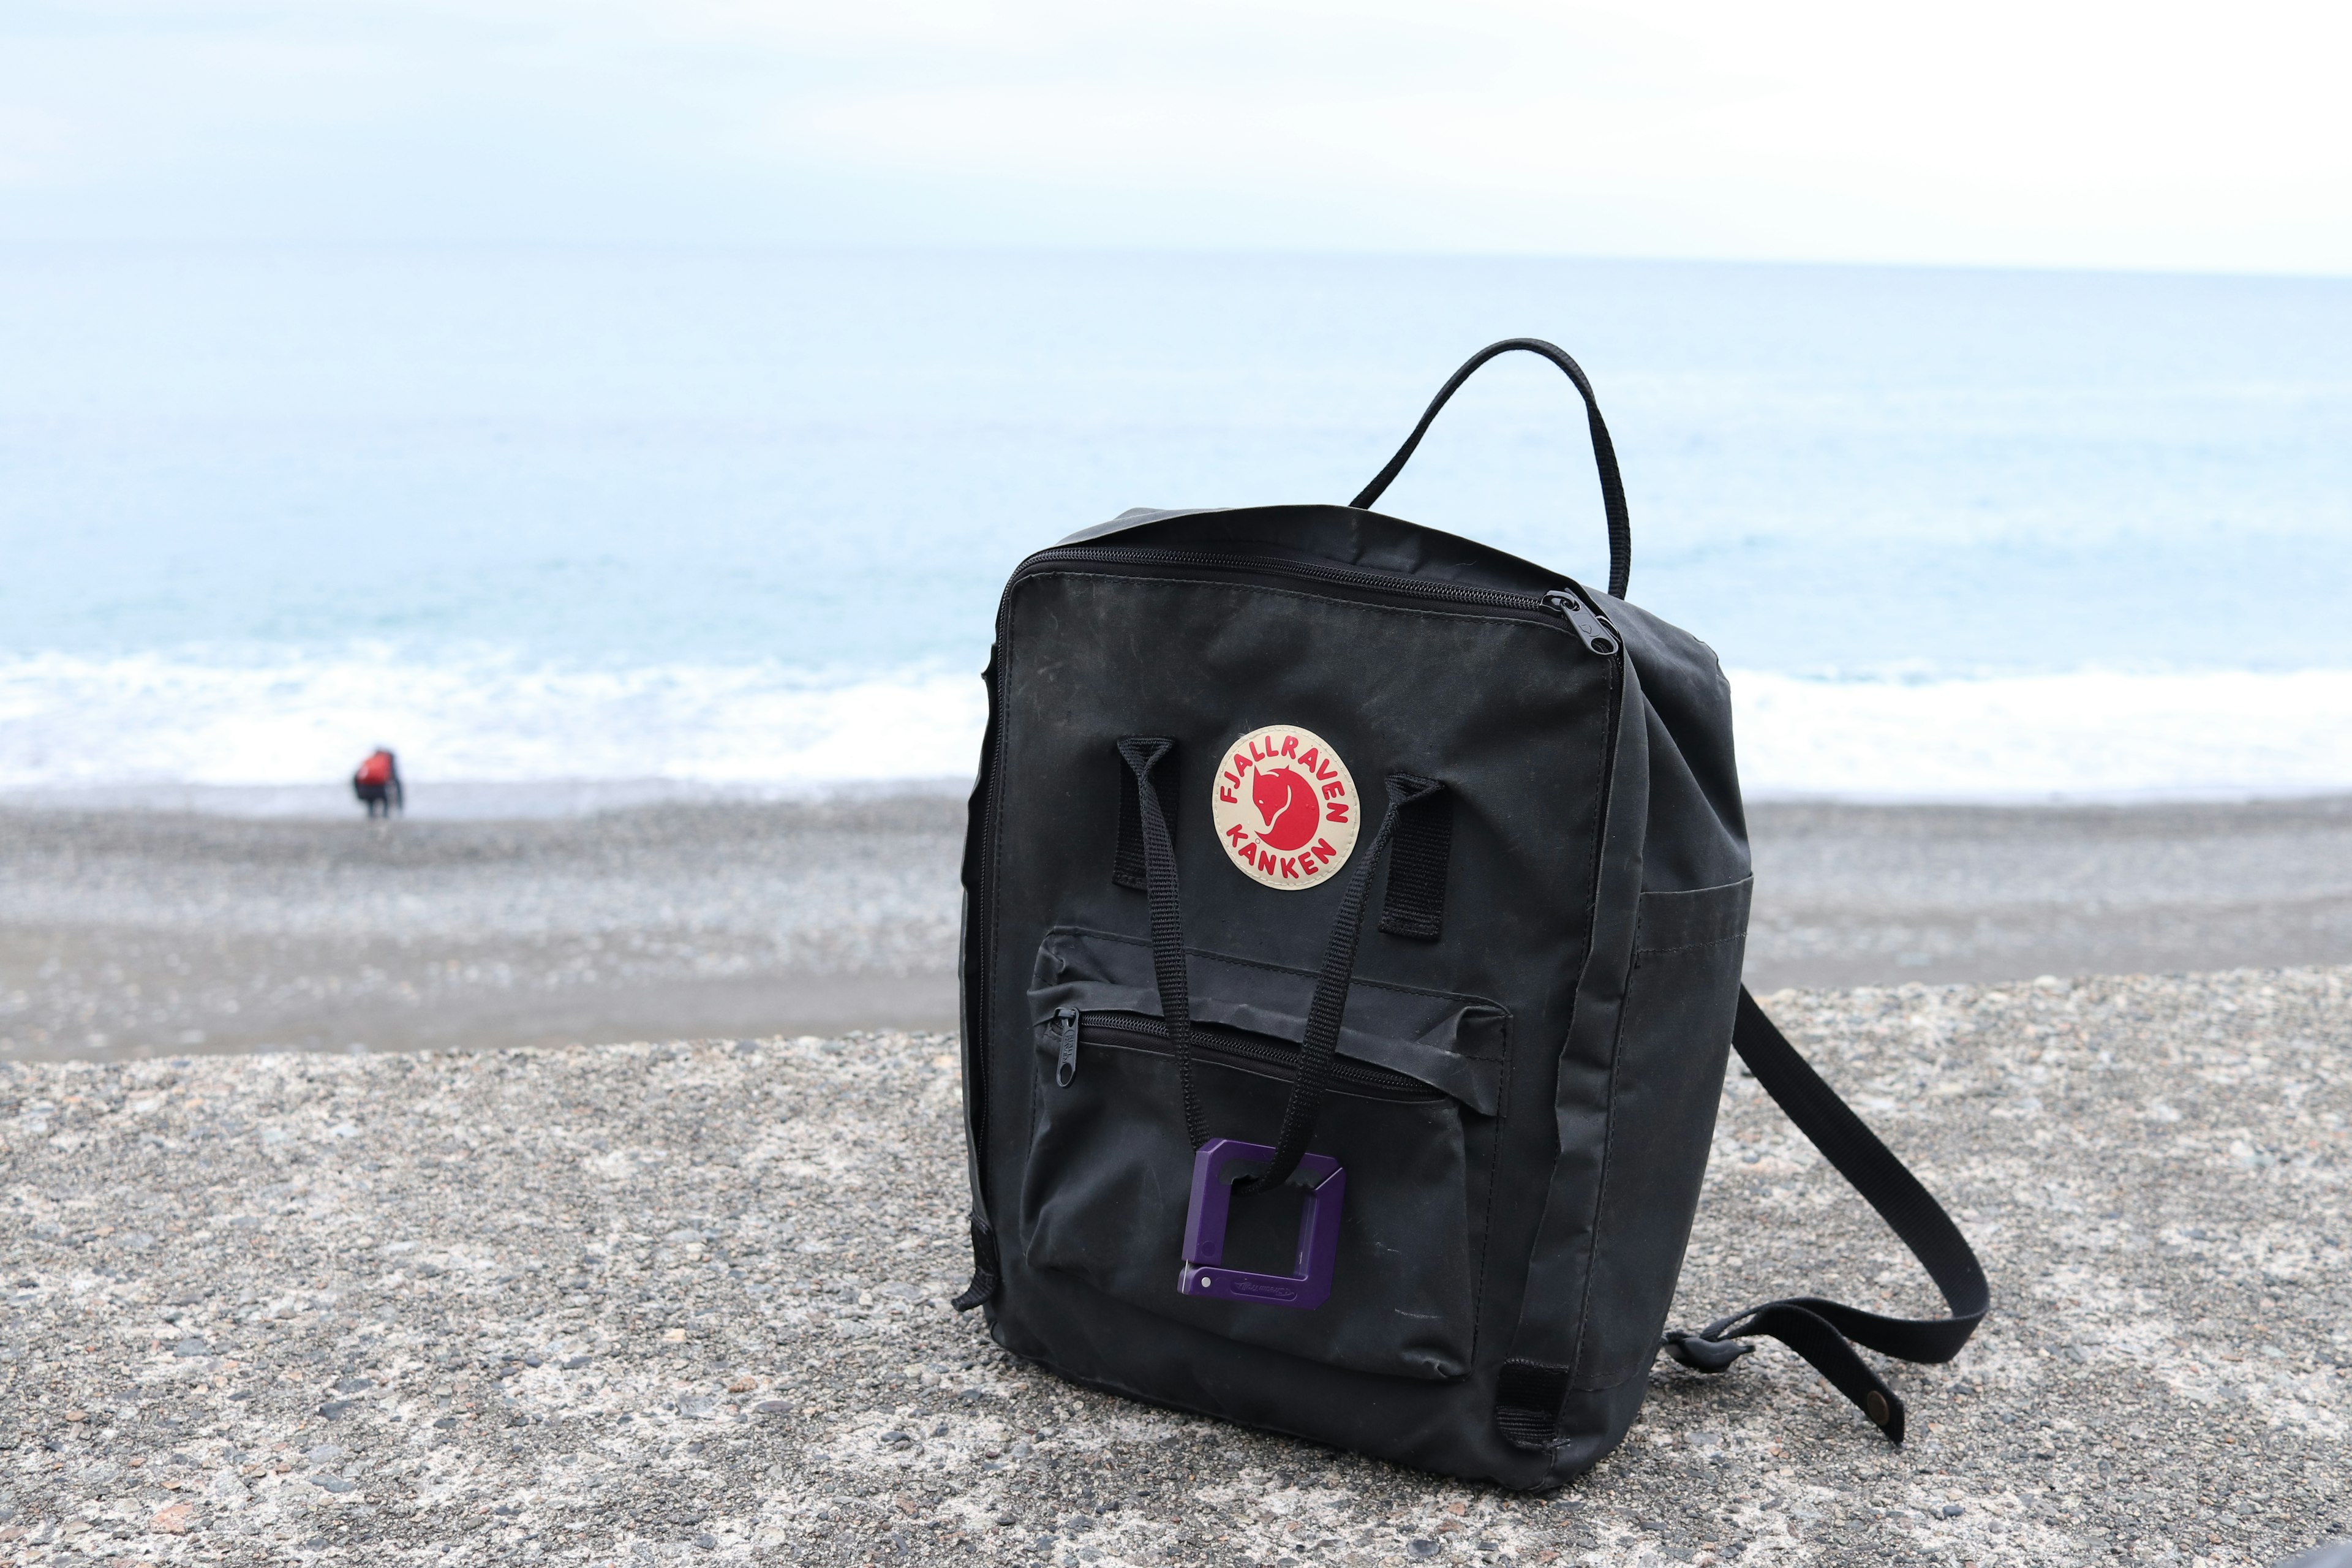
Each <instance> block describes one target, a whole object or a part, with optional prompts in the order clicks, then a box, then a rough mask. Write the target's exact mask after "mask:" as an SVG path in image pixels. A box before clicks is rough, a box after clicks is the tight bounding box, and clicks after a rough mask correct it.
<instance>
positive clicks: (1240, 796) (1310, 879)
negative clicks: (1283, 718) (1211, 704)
mask: <svg viewBox="0 0 2352 1568" xmlns="http://www.w3.org/2000/svg"><path fill="white" fill-rule="evenodd" d="M1356 805H1357V800H1356V781H1355V780H1354V779H1352V778H1350V777H1349V774H1348V766H1347V764H1346V763H1342V762H1341V761H1340V760H1339V752H1335V751H1333V750H1332V749H1331V744H1330V742H1328V741H1326V740H1324V739H1323V738H1322V737H1321V736H1319V735H1318V734H1316V733H1314V732H1313V731H1309V730H1302V729H1300V728H1299V727H1298V726H1297V725H1296V724H1268V725H1265V726H1264V727H1262V728H1260V729H1255V730H1252V731H1250V732H1249V733H1247V734H1245V735H1243V736H1240V737H1239V738H1237V739H1236V740H1235V741H1234V742H1233V744H1232V745H1230V746H1227V747H1225V748H1224V758H1223V761H1222V762H1221V763H1219V764H1218V766H1217V776H1216V779H1215V782H1214V783H1213V784H1211V785H1210V803H1209V815H1210V817H1211V819H1212V820H1213V821H1214V822H1215V823H1216V825H1217V839H1218V842H1219V843H1220V844H1221V845H1223V848H1224V851H1225V858H1227V859H1229V860H1231V861H1232V862H1233V863H1234V868H1235V869H1237V870H1239V871H1240V872H1241V873H1242V874H1243V875H1244V876H1245V877H1247V878H1249V879H1250V880H1252V881H1254V882H1255V883H1257V884H1258V885H1259V886H1260V887H1264V888H1275V889H1280V890H1282V891H1285V892H1296V891H1298V890H1300V889H1306V888H1316V887H1320V886H1322V885H1323V884H1324V883H1326V882H1328V881H1329V880H1330V879H1331V877H1332V873H1334V872H1336V871H1338V870H1339V868H1340V867H1342V866H1344V865H1346V864H1347V863H1348V856H1349V852H1350V851H1352V850H1353V849H1354V848H1355V847H1356Z"/></svg>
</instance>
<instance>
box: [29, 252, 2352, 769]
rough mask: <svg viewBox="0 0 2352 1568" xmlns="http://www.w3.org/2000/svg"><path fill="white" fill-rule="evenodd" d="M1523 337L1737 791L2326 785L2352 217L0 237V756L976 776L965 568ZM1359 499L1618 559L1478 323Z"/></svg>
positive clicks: (1332, 435)
mask: <svg viewBox="0 0 2352 1568" xmlns="http://www.w3.org/2000/svg"><path fill="white" fill-rule="evenodd" d="M1515 335H1534V336H1539V337H1545V338H1549V339H1551V340H1553V341H1555V342H1559V343H1560V344H1561V345H1562V346H1564V347H1566V348H1567V349H1568V350H1569V351H1570V353H1573V354H1575V355H1576V356H1577V357H1578V358H1579V359H1580V362H1581V363H1582V364H1583V365H1584V367H1585V369H1586V370H1587V371H1588V372H1589V373H1590V374H1591V378H1592V381H1593V383H1594V384H1595V385H1596V387H1597V388H1598V390H1599V393H1600V396H1601V405H1602V408H1603V410H1604V411H1605V413H1606V414H1607V416H1608V418H1609V422H1610V426H1611V428H1612V431H1613V432H1614V435H1615V438H1616V444H1617V449H1618V452H1619V454H1620V455H1621V458H1622V462H1623V467H1624V473H1625V478H1626V486H1627V490H1628V493H1629V496H1630V499H1631V505H1632V512H1633V589H1632V595H1631V597H1632V598H1633V601H1634V602H1636V603H1638V604H1640V605H1643V606H1644V607H1646V608H1648V609H1650V610H1652V611H1654V612H1655V613H1656V614H1658V615H1661V616H1664V617H1666V618H1667V619H1669V620H1671V621H1674V622H1675V623H1676V624H1678V625H1681V626H1685V627H1687V628H1689V629H1690V630H1692V631H1694V632H1696V633H1697V634H1698V635H1699V636H1701V637H1704V638H1706V640H1707V642H1709V643H1710V644H1711V645H1712V646H1713V647H1715V648H1716V649H1717V652H1718V653H1719V654H1720V656H1721V658H1722V660H1723V662H1724V665H1725V667H1726V668H1727V670H1728V671H1729V672H1730V679H1731V683H1732V689H1733V692H1734V697H1735V700H1736V702H1737V704H1738V723H1739V735H1738V741H1739V747H1740V754H1741V763H1742V771H1743V775H1744V778H1745V782H1746V784H1747V786H1748V790H1749V791H1750V793H1752V794H1756V795H1784V796H1827V797H1841V798H1852V799H1873V800H1893V801H1901V800H1923V801H1924V800H1967V801H1992V802H2011V801H2016V802H2023V801H2047V800H2130V799H2152V798H2179V797H2212V796H2220V797H2238V796H2255V795H2297V794H2310V793H2318V792H2330V791H2342V790H2347V789H2352V279H2300V278H2258V277H2198V276H2178V275H2159V274H2145V275H2143V274H2099V273H2089V272H2056V271H2045V272H2033V271H1995V270H1964V269H1951V270H1939V269H1934V268H1885V267H1832V266H1795V265H1738V264H1715V263H1685V262H1659V261H1591V260H1543V259H1511V258H1444V257H1378V256H1342V255H1331V256H1318V255H1303V254H1302V255H1221V254H1192V253H1177V252H1168V253H1133V252H1108V251H1106V252H1036V253H1026V252H1020V251H1007V250H994V251H964V252H946V251H788V250H750V249H746V250H713V249H679V250H663V249H654V248H646V249H581V248H545V249H526V248H507V249H478V248H475V249H312V250H288V249H253V248H232V247H222V248H210V249H205V248H188V247H154V246H147V247H140V246H128V245H124V246H113V247H98V246H79V247H36V246H26V245H22V244H16V245H10V246H6V247H0V799H14V800H18V801H34V802H49V803H64V804H82V805H124V806H156V805H181V806H194V807H197V808H202V809H210V810H221V811H236V812H257V813H268V812H295V813H306V812H318V811H337V812H348V811H350V810H352V803H351V800H350V796H349V793H348V789H347V787H346V786H345V785H344V784H343V782H342V781H344V780H345V779H347V778H348V777H349V775H350V773H351V770H352V767H353V766H354V765H355V764H356V763H357V762H358V761H359V759H360V758H361V757H362V756H363V755H364V754H365V753H366V752H368V751H369V750H371V749H372V748H373V747H375V746H377V745H379V744H382V745H387V746H390V747H392V748H393V749H394V750H395V751H396V752H398V754H399V756H400V759H401V765H402V770H403V773H404V775H405V776H406V778H407V779H408V780H409V781H410V785H411V794H412V805H413V807H414V809H415V811H416V812H417V813H418V814H420V815H430V814H436V813H437V814H445V815H460V816H462V815H480V814H497V813H501V812H509V811H528V812H570V811H580V810H590V809H595V808H598V807H602V806H609V805H623V804H629V803H632V802H637V801H649V800H660V799H673V798H731V797H768V796H778V795H785V796H790V795H808V794H824V793H830V792H838V791H845V790H847V791H859V790H872V789H877V788H878V789H919V790H929V789H940V788H950V789H951V788H957V787H961V785H962V784H964V783H965V782H966V781H968V780H969V778H970V776H971V770H972V766H973V763H974V760H975V757H976V754H977V749H978V742H979V735H980V729H981V723H982V709H983V703H982V693H981V686H980V681H979V679H978V675H979V671H980V669H981V668H982V664H983V663H984V661H985V659H986V656H987V647H988V640H989V632H990V626H991V622H992V614H993V607H994V604H995V600H996V596H997V594H998V592H999V590H1000V588H1001V586H1002V584H1003V580H1004V578H1005V576H1006V574H1008V573H1009V572H1010V571H1011V570H1012V569H1013V565H1014V564H1015V563H1017V562H1019V560H1020V559H1021V558H1022V556H1023V555H1024V554H1025V553H1026V552H1029V551H1032V550H1034V549H1036V548H1038V547H1040V546H1042V545H1045V544H1048V543H1050V542H1053V541H1055V539H1057V538H1060V537H1061V536H1063V535H1065V534H1066V533H1068V532H1070V531H1074V530H1076V529H1079V528H1083V527H1086V526H1087V525H1089V524H1092V523H1095V522H1098V521H1102V520H1104V519H1106V518H1108V517H1110V516H1112V515H1114V514H1116V513H1118V512H1119V511H1122V510H1126V509H1128V508H1129V507H1135V506H1153V507H1172V506H1195V505H1199V506H1217V505H1247V504H1255V503H1260V502H1270V501H1313V500H1322V501H1345V500H1348V499H1349V497H1350V496H1352V495H1353V494H1354V493H1355V491H1356V490H1357V489H1359V487H1360V486H1361V485H1362V483H1363V482H1364V481H1365V480H1366V479H1369V478H1370V475H1371V474H1372V473H1373V472H1374V471H1375V470H1376V469H1377V468H1379V467H1380V466H1381V463H1382V462H1383V461H1384V460H1385V459H1386V458H1387V457H1388V455H1389V453H1390V452H1391V449H1392V448H1393V447H1395V445H1396V443H1397V442H1398V441H1399V440H1400V439H1401V438H1402V437H1403V435H1404V434H1405V433H1406V431H1407V430H1408V429H1410V427H1411V426H1412V422H1413V420H1414V419H1415V418H1416V417H1417V416H1419V414H1420V412H1421V409H1422V407H1423V404H1424V403H1425V402H1426V400H1427V399H1428V397H1429V395H1431V393H1432V392H1433V391H1434V390H1435V388H1436V387H1437V385H1438V384H1440V383H1441V382H1442V381H1443V380H1444V377H1445V376H1446V374H1448V373H1449V372H1450V371H1452V369H1453V368H1454V365H1455V364H1456V363H1459V362H1460V361H1461V360H1462V359H1463V358H1464V357H1465V356H1466V355H1467V354H1468V353H1470V352H1471V351H1473V350H1475V348H1477V347H1478V346H1479V345H1481V344H1483V343H1485V342H1489V341H1490V340H1493V339H1496V338H1500V337H1506V336H1515ZM1381 509H1382V510H1387V511H1391V512H1393V513H1395V514H1397V515H1401V516H1403V517H1408V518H1412V519H1413V520H1415V521H1422V522H1424V523H1428V524H1431V525H1433V526H1436V527H1439V528H1444V529H1447V530H1451V531H1455V532H1459V533H1463V534H1467V535H1470V536H1473V537H1475V538H1477V539H1481V540H1484V541H1486V542H1490V543H1492V544H1495V545H1497V546H1500V547H1501V548H1503V549H1506V550H1509V551H1512V552H1517V553H1519V554H1522V555H1526V556H1528V557H1529V558H1531V559H1534V560H1537V561H1540V562H1545V563H1551V564H1554V565H1556V566H1558V567H1559V568H1560V569H1561V570H1563V571H1566V572H1568V573H1570V574H1575V575H1577V576H1579V577H1580V578H1583V579H1586V580H1588V581H1591V582H1595V583H1598V582H1600V581H1601V580H1602V578H1603V577H1604V575H1605V572H1604V561H1605V549H1604V543H1603V534H1602V528H1601V507H1600V499H1599V492H1598V488H1597V486H1596V484H1595V482H1594V480H1593V477H1592V467H1591V455H1590V450H1589V447H1587V445H1586V442H1585V437H1584V426H1583V419H1582V416H1581V412H1580V408H1579V406H1578V405H1577V404H1576V402H1575V400H1574V397H1573V395H1572V394H1571V392H1570V389H1569V387H1568V386H1567V384H1565V382H1564V381H1562V379H1561V378H1560V377H1559V374H1558V373H1557V372H1556V371H1554V370H1552V369H1551V368H1550V367H1549V366H1548V365H1545V364H1543V363H1540V362H1538V361H1537V360H1535V359H1532V358H1530V357H1528V356H1513V357H1512V358H1510V359H1507V360H1505V361H1501V362H1498V363H1496V364H1494V365H1492V366H1490V367H1488V369H1487V370H1486V371H1484V372H1482V373H1481V374H1480V375H1479V376H1478V377H1477V378H1476V379H1475V380H1474V381H1473V383H1472V384H1471V385H1470V386H1469V387H1468V388H1467V389H1466V390H1465V392H1464V393H1463V395H1461V396H1459V397H1458V398H1457V399H1456V400H1455V401H1454V405H1452V406H1451V407H1450V408H1449V409H1448V411H1447V412H1446V414H1445V415H1444V417H1443V418H1442V419H1441V420H1440V421H1439V423H1438V425H1437V426H1436V427H1435V429H1434V431H1433V434H1432V436H1431V437H1430V438H1429V440H1428V441H1427V442H1426V443H1425V444H1424V446H1423V449H1422V451H1421V454H1420V456H1419V457H1418V458H1416V459H1415V460H1414V462H1413V464H1412V466H1411V468H1408V469H1407V471H1406V473H1405V475H1404V477H1403V478H1402V479H1401V480H1400V481H1399V482H1398V483H1397V484H1396V486H1395V487H1394V488H1393V489H1391V491H1390V492H1389V494H1388V496H1387V497H1386V498H1384V500H1383V501H1382V503H1381Z"/></svg>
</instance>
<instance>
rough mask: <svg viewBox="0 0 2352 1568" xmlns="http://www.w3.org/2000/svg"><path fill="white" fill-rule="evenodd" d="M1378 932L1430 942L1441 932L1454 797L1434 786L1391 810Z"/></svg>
mask: <svg viewBox="0 0 2352 1568" xmlns="http://www.w3.org/2000/svg"><path fill="white" fill-rule="evenodd" d="M1396 819H1397V822H1396V837H1394V838H1393V839H1391V841H1390V843H1389V884H1388V889H1387V890H1386V891H1385V892H1383V893H1381V931H1382V933H1383V934H1385V935H1388V936H1404V937H1411V938H1412V939H1413V940H1414V941H1415V942H1435V941H1437V940H1438V939H1439V938H1440V937H1442V936H1444V934H1445V869H1446V862H1447V860H1448V859H1449V858H1451V857H1452V856H1453V853H1454V795H1453V793H1452V792H1451V791H1448V790H1436V791H1433V792H1432V793H1430V794H1428V795H1423V796H1422V797H1421V798H1420V799H1419V800H1416V801H1412V802H1411V803H1410V804H1408V805H1401V806H1398V807H1397V808H1396Z"/></svg>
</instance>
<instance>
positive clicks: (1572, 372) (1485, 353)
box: [1348, 338, 1633, 599]
mask: <svg viewBox="0 0 2352 1568" xmlns="http://www.w3.org/2000/svg"><path fill="white" fill-rule="evenodd" d="M1515 349H1517V350H1524V351H1525V352H1527V353H1532V354H1541V355H1542V356H1543V357H1544V358H1546V359H1548V360H1549V361H1551V363H1554V364H1556V365H1558V366H1559V368H1560V369H1561V370H1563V371H1565V372H1567V373H1568V379H1569V380H1570V381H1571V382H1574V383H1575V384H1576V390H1577V392H1578V393H1579V395H1581V396H1582V397H1583V399H1584V411H1585V415H1586V422H1587V423H1588V424H1589V425H1591V427H1592V460H1593V463H1594V466H1595V467H1597V468H1599V469H1600V470H1601V510H1603V511H1605V512H1606V513H1607V514H1608V518H1609V593H1610V596H1611V597H1612V598H1618V599H1622V598H1623V597H1624V596H1625V585H1626V583H1627V581H1628V579H1630V578H1631V577H1632V575H1633V522H1632V521H1631V520H1630V519H1629V518H1628V516H1627V513H1626V510H1625V481H1624V479H1622V478H1621V477H1619V475H1618V472H1617V447H1616V444H1615V443H1613V442H1612V441H1611V440H1610V439H1609V426H1607V425H1605V424H1603V423H1602V422H1601V402H1600V400H1599V399H1598V398H1596V397H1595V396H1593V395H1592V383H1591V382H1590V381H1587V380H1586V379H1585V377H1584V371H1583V368H1582V367H1581V366H1580V365H1579V364H1578V363H1576V362H1575V361H1574V360H1572V359H1570V358H1569V357H1568V354H1567V353H1566V352H1565V351H1564V350H1562V349H1561V348H1560V347H1559V345H1558V344H1556V343H1548V342H1544V341H1543V340H1542V339H1541V338H1505V339H1504V340H1503V341H1502V342H1499V343H1489V344H1487V345H1486V347H1485V348H1483V349H1480V350H1479V351H1478V352H1477V353H1475V354H1472V355H1471V356H1470V358H1469V361H1468V363H1465V364H1464V365H1463V367H1462V368H1461V369H1460V370H1457V371H1455V372H1454V378H1453V379H1452V380H1450V381H1448V382H1447V383H1446V384H1444V386H1442V387H1440V388H1439V389H1438V392H1437V395H1436V396H1435V397H1433V398H1432V399H1431V400H1430V404H1429V411H1428V412H1427V413H1425V414H1423V416H1421V423H1420V424H1418V425H1416V426H1413V427H1412V435H1410V436H1408V437H1405V438H1404V445H1403V446H1402V447H1398V448H1397V453H1396V456H1395V457H1393V458H1390V459H1389V464H1388V467H1387V468H1382V469H1381V471H1380V472H1379V473H1377V474H1375V475H1373V476H1372V482H1371V483H1370V484H1368V485H1366V486H1365V487H1364V488H1363V490H1362V492H1361V493H1360V494H1359V495H1358V496H1357V497H1356V499H1355V500H1351V501H1349V503H1348V504H1349V506H1352V507H1368V506H1370V505H1371V504H1372V503H1373V502H1374V501H1376V500H1380V499H1381V492H1382V491H1383V490H1386V489H1388V488H1389V486H1390V485H1391V484H1393V483H1394V482H1395V481H1396V477H1397V476H1398V475H1399V474H1401V473H1402V472H1404V466H1405V463H1406V461H1407V460H1408V459H1410V458H1412V452H1413V448H1414V447H1418V446H1420V445H1421V438H1422V437H1423V436H1424V435H1426V434H1428V431H1429V426H1430V422H1431V421H1433V420H1434V419H1435V418H1436V417H1437V411H1438V410H1439V409H1441V408H1443V407H1444V406H1445V404H1446V400H1447V399H1448V398H1451V397H1452V396H1453V395H1454V393H1455V392H1457V391H1459V390H1460V389H1461V386H1462V384H1463V383H1464V382H1465V381H1467V380H1469V379H1470V374H1471V373H1472V372H1473V371H1475V370H1476V369H1477V368H1478V367H1479V366H1480V365H1482V364H1485V363H1486V362H1487V361H1488V360H1490V359H1493V358H1494V357H1495V356H1496V355H1497V354H1505V353H1511V352H1512V351H1513V350H1515Z"/></svg>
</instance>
